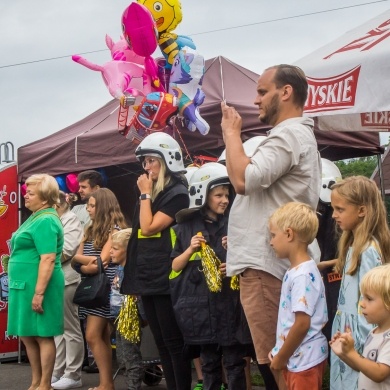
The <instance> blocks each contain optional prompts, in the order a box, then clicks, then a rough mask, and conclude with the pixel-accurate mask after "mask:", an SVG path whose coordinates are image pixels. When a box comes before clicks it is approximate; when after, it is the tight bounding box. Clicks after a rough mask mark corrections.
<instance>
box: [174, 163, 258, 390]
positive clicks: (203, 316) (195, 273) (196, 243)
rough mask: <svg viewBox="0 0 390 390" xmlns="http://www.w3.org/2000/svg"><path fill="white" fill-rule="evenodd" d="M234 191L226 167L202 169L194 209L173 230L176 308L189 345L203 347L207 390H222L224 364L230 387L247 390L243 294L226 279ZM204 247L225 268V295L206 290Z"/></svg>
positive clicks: (194, 182)
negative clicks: (230, 203)
mask: <svg viewBox="0 0 390 390" xmlns="http://www.w3.org/2000/svg"><path fill="white" fill-rule="evenodd" d="M231 191H232V186H231V185H230V181H229V178H228V175H227V170H226V167H225V166H224V165H222V164H219V163H207V164H205V165H203V166H201V167H200V168H199V169H198V170H197V171H195V172H194V173H193V175H192V177H191V179H190V182H189V194H190V206H189V208H187V209H183V210H182V211H180V212H179V213H177V215H176V220H177V222H178V225H177V226H175V227H174V230H175V233H176V241H175V246H174V249H173V251H172V254H171V257H172V259H173V261H172V272H171V275H170V284H171V296H172V303H173V308H174V312H175V315H176V319H177V322H178V324H179V327H180V329H181V331H182V334H183V338H184V342H185V343H186V344H187V345H189V346H198V347H200V358H201V361H202V373H203V389H205V390H216V389H218V390H219V389H221V384H222V362H223V365H224V367H225V369H226V374H227V380H228V387H229V388H231V389H235V390H245V389H246V380H245V372H244V369H245V365H246V362H245V360H244V357H245V356H246V345H245V344H248V343H250V342H251V339H250V334H249V328H248V326H247V323H246V320H245V316H244V314H243V310H242V307H241V304H240V297H239V291H237V290H233V289H232V288H231V286H230V282H231V278H229V277H226V263H225V262H226V236H227V221H228V219H227V216H226V212H227V209H228V205H229V196H231V195H232V194H231ZM198 232H201V235H198V234H197V233H198ZM202 243H207V244H208V245H209V246H210V247H211V248H212V249H213V250H214V252H215V254H216V255H217V257H218V258H219V259H220V260H221V262H222V264H221V266H220V272H221V274H222V275H223V279H222V288H221V291H220V292H210V290H209V289H208V287H207V283H206V280H205V276H204V273H203V270H202V265H201V253H200V248H201V244H202ZM221 358H222V359H221Z"/></svg>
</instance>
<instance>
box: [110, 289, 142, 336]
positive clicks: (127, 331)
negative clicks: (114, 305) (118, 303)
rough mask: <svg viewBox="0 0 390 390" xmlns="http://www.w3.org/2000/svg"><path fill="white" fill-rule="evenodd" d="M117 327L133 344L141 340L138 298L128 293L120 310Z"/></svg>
mask: <svg viewBox="0 0 390 390" xmlns="http://www.w3.org/2000/svg"><path fill="white" fill-rule="evenodd" d="M115 322H117V329H118V331H119V333H120V334H121V335H122V336H123V337H124V338H125V339H126V340H129V341H130V342H131V343H133V344H137V343H139V342H140V341H141V326H140V321H139V316H138V308H137V298H136V297H134V296H132V295H126V296H125V299H124V301H123V305H122V308H121V311H120V312H119V315H118V318H117V319H116V320H115Z"/></svg>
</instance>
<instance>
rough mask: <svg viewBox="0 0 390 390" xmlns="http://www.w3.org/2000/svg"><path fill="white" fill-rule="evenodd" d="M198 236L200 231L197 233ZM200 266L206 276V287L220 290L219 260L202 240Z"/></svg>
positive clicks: (214, 290)
mask: <svg viewBox="0 0 390 390" xmlns="http://www.w3.org/2000/svg"><path fill="white" fill-rule="evenodd" d="M197 234H198V236H199V235H202V233H200V232H199V233H197ZM201 256H202V260H201V262H202V268H203V273H204V276H205V278H206V283H207V287H208V288H209V290H210V291H211V292H220V291H221V290H222V275H221V272H220V271H219V266H220V265H221V260H219V259H218V257H217V255H216V254H215V252H214V250H213V249H212V248H211V247H210V246H209V245H207V244H205V243H204V242H202V245H201Z"/></svg>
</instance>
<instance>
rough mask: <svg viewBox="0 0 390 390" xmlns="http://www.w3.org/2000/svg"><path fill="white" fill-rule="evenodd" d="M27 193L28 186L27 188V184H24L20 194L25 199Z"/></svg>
mask: <svg viewBox="0 0 390 390" xmlns="http://www.w3.org/2000/svg"><path fill="white" fill-rule="evenodd" d="M26 192H27V186H26V183H23V184H22V185H21V186H20V193H21V194H22V196H23V197H24V196H25V195H26Z"/></svg>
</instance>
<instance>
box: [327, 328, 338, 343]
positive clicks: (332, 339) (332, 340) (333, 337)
mask: <svg viewBox="0 0 390 390" xmlns="http://www.w3.org/2000/svg"><path fill="white" fill-rule="evenodd" d="M340 336H341V332H340V331H337V332H336V333H335V334H334V335H333V336H332V338H331V339H330V341H329V344H332V343H333V342H334V341H336V340H337V339H338V338H339V337H340Z"/></svg>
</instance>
